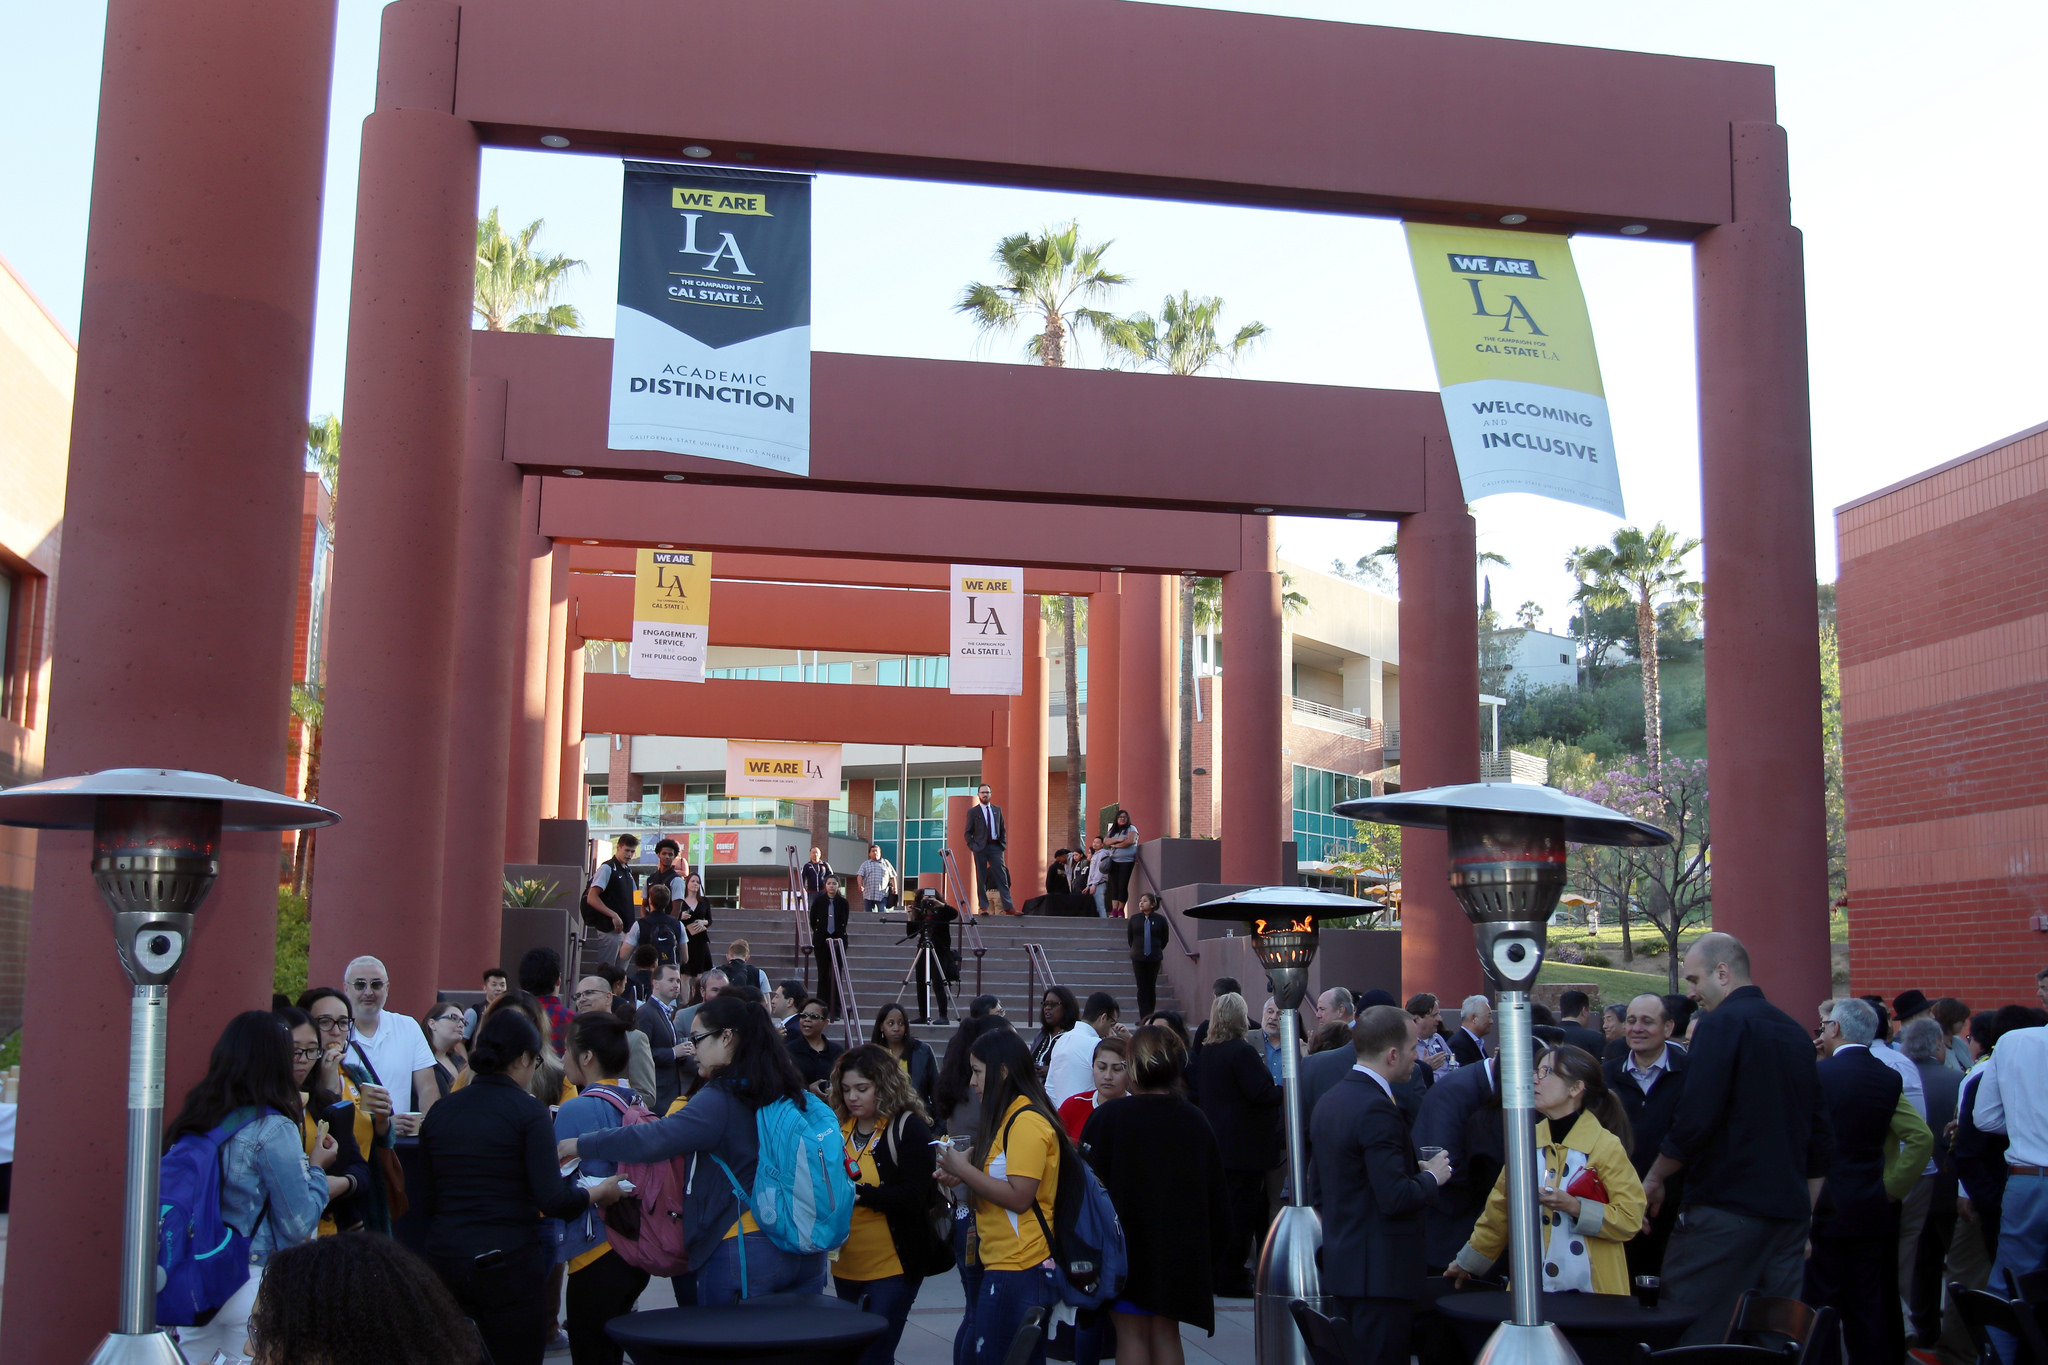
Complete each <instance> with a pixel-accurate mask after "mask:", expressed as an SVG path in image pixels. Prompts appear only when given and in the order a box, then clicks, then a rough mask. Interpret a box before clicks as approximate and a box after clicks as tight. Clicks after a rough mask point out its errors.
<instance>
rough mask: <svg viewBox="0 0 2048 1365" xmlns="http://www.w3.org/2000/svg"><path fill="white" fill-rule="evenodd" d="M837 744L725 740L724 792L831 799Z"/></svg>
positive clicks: (837, 769) (836, 775) (837, 770)
mask: <svg viewBox="0 0 2048 1365" xmlns="http://www.w3.org/2000/svg"><path fill="white" fill-rule="evenodd" d="M840 753H841V750H840V747H839V746H838V745H837V744H780V743H775V742H772V741H768V740H753V739H729V740H727V741H726V742H725V794H726V795H727V796H773V797H779V798H780V799H782V800H784V801H830V800H833V799H834V798H836V797H837V796H838V795H839V788H840V785H841V784H840V780H839V778H840V773H841V771H842V770H841V767H840Z"/></svg>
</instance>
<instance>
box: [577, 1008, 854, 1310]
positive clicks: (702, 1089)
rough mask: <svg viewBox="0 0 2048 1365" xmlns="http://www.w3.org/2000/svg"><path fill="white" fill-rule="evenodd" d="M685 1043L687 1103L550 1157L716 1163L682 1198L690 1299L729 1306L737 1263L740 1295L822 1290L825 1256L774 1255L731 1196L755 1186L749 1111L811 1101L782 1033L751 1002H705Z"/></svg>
mask: <svg viewBox="0 0 2048 1365" xmlns="http://www.w3.org/2000/svg"><path fill="white" fill-rule="evenodd" d="M807 1008H808V1007H807ZM689 1041H690V1046H691V1047H692V1048H693V1049H694V1051H695V1054H696V1058H697V1072H698V1075H699V1076H701V1077H702V1078H703V1084H702V1085H700V1086H699V1088H698V1089H697V1091H696V1093H695V1094H694V1095H692V1096H691V1097H690V1102H689V1103H688V1104H686V1105H684V1106H683V1107H682V1108H680V1109H677V1110H674V1111H672V1112H671V1113H669V1114H668V1115H667V1116H666V1117H664V1118H662V1119H659V1120H657V1121H656V1122H654V1123H638V1124H634V1125H633V1126H632V1127H630V1128H614V1129H610V1130H608V1131H605V1132H595V1133H585V1134H583V1135H582V1136H581V1137H575V1138H566V1139H564V1140H563V1141H562V1142H561V1143H560V1144H559V1145H558V1146H557V1148H556V1155H557V1157H558V1158H559V1159H560V1160H562V1161H568V1160H570V1159H571V1158H578V1159H580V1158H583V1157H595V1158H597V1159H598V1160H600V1161H615V1162H626V1163H635V1164H643V1163H650V1162H656V1161H669V1160H672V1159H674V1158H675V1157H679V1156H685V1155H689V1154H692V1153H695V1154H701V1155H703V1156H709V1157H717V1158H718V1159H719V1161H721V1162H723V1163H724V1167H723V1168H721V1167H720V1166H718V1165H717V1164H714V1163H708V1162H699V1163H695V1165H696V1178H695V1179H693V1180H691V1181H690V1182H689V1185H688V1187H687V1189H686V1190H685V1192H684V1195H683V1242H684V1249H685V1250H686V1251H687V1252H688V1254H689V1258H690V1264H691V1265H692V1266H693V1267H695V1274H696V1282H697V1284H696V1293H697V1303H698V1304H699V1305H700V1306H704V1307H712V1306H716V1305H719V1304H727V1303H734V1302H737V1301H738V1300H739V1298H740V1297H741V1292H740V1276H741V1267H742V1263H743V1262H742V1258H743V1257H744V1266H745V1275H746V1295H747V1297H749V1298H752V1297H757V1296H759V1295H762V1294H778V1293H785V1292H788V1293H800V1294H822V1293H824V1292H825V1253H824V1252H822V1251H821V1252H816V1253H813V1254H811V1255H796V1254H793V1253H790V1252H786V1251H783V1250H782V1249H781V1248H780V1247H777V1246H776V1245H775V1244H774V1243H773V1242H771V1241H769V1240H768V1238H767V1236H766V1235H765V1234H763V1233H762V1232H761V1231H760V1229H759V1227H758V1226H757V1225H756V1224H755V1222H754V1215H753V1214H752V1213H750V1212H747V1211H745V1210H743V1209H742V1208H741V1207H740V1202H739V1197H738V1195H737V1194H736V1193H735V1187H736V1186H737V1188H738V1189H741V1190H751V1189H753V1188H754V1168H755V1165H756V1164H757V1162H758V1161H759V1159H760V1154H761V1143H760V1137H759V1130H758V1128H757V1126H756V1115H757V1114H758V1113H759V1112H760V1111H761V1110H762V1109H764V1108H766V1107H767V1106H768V1105H770V1104H773V1103H774V1102H775V1101H777V1100H782V1099H787V1100H792V1101H794V1102H796V1103H798V1104H806V1105H808V1104H816V1103H819V1101H818V1100H817V1099H816V1098H815V1097H814V1096H812V1095H810V1094H809V1092H808V1091H806V1089H805V1087H804V1080H803V1077H802V1076H800V1075H798V1074H797V1069H796V1064H795V1062H794V1061H792V1060H791V1058H790V1054H789V1049H788V1048H787V1047H785V1046H784V1045H783V1038H782V1034H781V1031H780V1030H778V1029H777V1028H776V1027H775V1025H774V1023H773V1022H771V1021H770V1020H769V1018H768V1012H767V1011H766V1010H764V1009H762V1008H761V1006H760V1004H759V1003H758V1002H755V1001H751V1000H742V999H739V998H737V997H735V996H730V995H720V996H714V997H713V998H712V999H710V1000H708V1001H706V1002H705V1003H704V1004H703V1005H702V1006H700V1007H699V1008H698V1010H697V1013H696V1015H695V1017H693V1018H692V1019H691V1021H690V1033H689ZM727 1171H730V1172H731V1175H730V1177H729V1178H728V1176H727Z"/></svg>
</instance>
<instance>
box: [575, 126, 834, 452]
mask: <svg viewBox="0 0 2048 1365" xmlns="http://www.w3.org/2000/svg"><path fill="white" fill-rule="evenodd" d="M607 444H608V445H609V446H610V447H611V448H612V449H614V450H669V451H674V452H675V453H677V454H679V455H700V456H703V457H704V458H705V459H710V460H732V461H735V462H737V463H739V464H751V465H759V466H761V467H762V468H764V469H774V470H779V471H780V472H782V473H784V474H809V473H810V472H811V182H810V177H808V176H801V175H776V174H773V173H771V172H765V171H737V170H722V169H720V168H718V167H712V166H671V165H667V164H664V163H660V162H648V161H628V162H627V163H626V189H625V206H624V211H623V213H622V214H621V216H620V227H619V311H618V322H617V328H616V334H615V337H614V339H613V341H612V405H611V428H610V433H609V438H608V440H607Z"/></svg>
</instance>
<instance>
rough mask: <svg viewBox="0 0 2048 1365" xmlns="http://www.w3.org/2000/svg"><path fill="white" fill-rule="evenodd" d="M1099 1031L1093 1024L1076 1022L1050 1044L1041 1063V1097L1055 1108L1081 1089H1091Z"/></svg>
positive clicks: (1093, 1080)
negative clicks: (1047, 1053) (1042, 1083)
mask: <svg viewBox="0 0 2048 1365" xmlns="http://www.w3.org/2000/svg"><path fill="white" fill-rule="evenodd" d="M1101 1041H1102V1035H1101V1034H1099V1033H1097V1032H1096V1031H1095V1025H1093V1024H1086V1023H1083V1024H1076V1025H1074V1026H1073V1027H1072V1028H1070V1029H1068V1030H1067V1031H1066V1032H1065V1033H1062V1034H1061V1035H1060V1036H1059V1038H1058V1039H1057V1040H1055V1041H1054V1043H1053V1045H1052V1056H1051V1057H1049V1058H1047V1059H1046V1063H1045V1097H1046V1098H1047V1099H1049V1100H1051V1101H1052V1107H1053V1108H1055V1109H1057V1108H1059V1107H1060V1106H1061V1105H1063V1104H1065V1103H1066V1102H1067V1101H1068V1100H1070V1099H1072V1098H1073V1097H1074V1096H1076V1095H1078V1094H1080V1093H1081V1092H1082V1091H1084V1090H1093V1089H1095V1045H1096V1044H1097V1043H1099V1042H1101Z"/></svg>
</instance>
